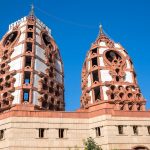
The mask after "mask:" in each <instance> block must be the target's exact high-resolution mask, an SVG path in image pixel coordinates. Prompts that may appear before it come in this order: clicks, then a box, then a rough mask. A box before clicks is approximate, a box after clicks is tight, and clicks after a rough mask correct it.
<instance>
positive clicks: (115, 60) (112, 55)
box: [104, 50, 125, 72]
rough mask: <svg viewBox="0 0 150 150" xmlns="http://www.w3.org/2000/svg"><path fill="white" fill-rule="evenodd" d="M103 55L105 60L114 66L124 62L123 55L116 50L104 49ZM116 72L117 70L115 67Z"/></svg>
mask: <svg viewBox="0 0 150 150" xmlns="http://www.w3.org/2000/svg"><path fill="white" fill-rule="evenodd" d="M104 55H105V60H106V62H107V63H108V64H109V65H114V66H118V67H119V66H122V65H124V63H125V59H124V57H123V56H122V55H121V54H120V53H119V52H116V51H115V50H108V51H106V53H105V54H104ZM116 72H119V70H118V69H117V70H116Z"/></svg>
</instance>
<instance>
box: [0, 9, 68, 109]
mask: <svg viewBox="0 0 150 150" xmlns="http://www.w3.org/2000/svg"><path fill="white" fill-rule="evenodd" d="M14 104H22V105H24V104H26V105H28V104H31V105H34V106H37V108H39V109H48V110H64V109H65V104H64V72H63V62H62V59H61V57H60V53H59V49H58V46H57V45H56V43H55V41H54V39H53V37H52V35H51V30H50V29H49V28H48V27H47V26H46V25H44V24H43V23H42V22H41V21H40V20H39V19H38V18H36V17H35V15H34V11H33V7H32V10H31V12H30V14H29V16H27V17H24V18H22V19H20V20H18V21H17V22H14V23H12V24H11V25H10V26H9V30H8V32H7V33H6V34H5V35H4V37H3V38H2V40H1V42H0V109H1V110H6V109H8V108H10V107H12V106H13V105H14Z"/></svg>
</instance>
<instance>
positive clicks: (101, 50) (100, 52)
mask: <svg viewBox="0 0 150 150" xmlns="http://www.w3.org/2000/svg"><path fill="white" fill-rule="evenodd" d="M107 49H108V48H99V54H103V53H104V51H106V50H107Z"/></svg>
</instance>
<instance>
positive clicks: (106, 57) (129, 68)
mask: <svg viewBox="0 0 150 150" xmlns="http://www.w3.org/2000/svg"><path fill="white" fill-rule="evenodd" d="M100 101H104V102H108V103H109V104H111V105H114V109H118V110H130V111H132V110H133V111H135V110H138V111H140V110H145V99H144V98H143V96H142V94H141V92H140V89H139V86H138V84H137V81H136V74H135V71H134V68H133V64H132V61H131V59H130V57H129V56H128V54H127V52H126V51H125V49H124V48H123V47H122V46H121V45H120V44H118V43H115V42H114V41H112V40H111V39H109V38H108V37H107V36H106V35H105V34H104V33H103V31H102V27H101V29H100V34H99V36H98V38H97V39H96V41H95V42H94V43H93V44H92V46H91V48H90V50H89V52H88V54H87V57H86V60H85V62H84V65H83V70H82V96H81V107H82V108H88V107H89V106H90V105H92V104H95V103H99V102H100Z"/></svg>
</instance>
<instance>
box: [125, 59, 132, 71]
mask: <svg viewBox="0 0 150 150" xmlns="http://www.w3.org/2000/svg"><path fill="white" fill-rule="evenodd" d="M126 64H127V69H130V68H131V65H130V62H129V60H126Z"/></svg>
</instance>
